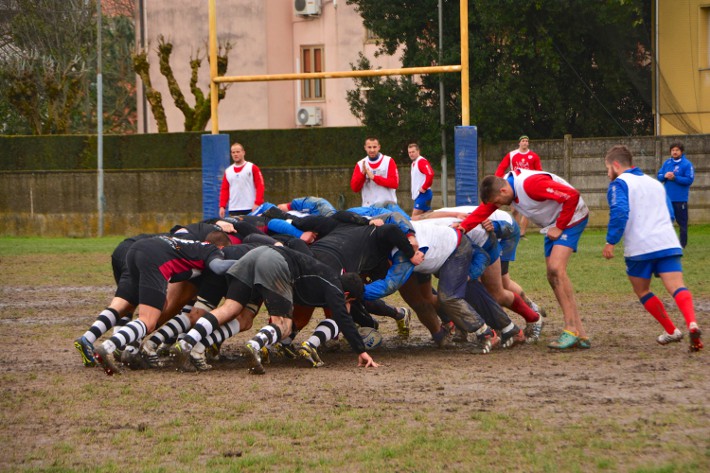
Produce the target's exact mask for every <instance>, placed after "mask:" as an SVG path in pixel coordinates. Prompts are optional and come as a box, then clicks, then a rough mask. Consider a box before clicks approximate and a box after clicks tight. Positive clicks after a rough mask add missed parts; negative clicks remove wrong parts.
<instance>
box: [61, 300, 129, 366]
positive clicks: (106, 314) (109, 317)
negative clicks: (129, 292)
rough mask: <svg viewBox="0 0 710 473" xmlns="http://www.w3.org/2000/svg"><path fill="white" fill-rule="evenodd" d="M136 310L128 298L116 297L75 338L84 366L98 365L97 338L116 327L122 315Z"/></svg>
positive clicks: (75, 345)
mask: <svg viewBox="0 0 710 473" xmlns="http://www.w3.org/2000/svg"><path fill="white" fill-rule="evenodd" d="M134 310H135V306H134V305H133V304H131V303H130V302H128V301H127V300H125V299H123V298H120V297H114V298H113V299H112V300H111V303H110V304H109V306H108V307H106V308H105V309H104V310H102V311H101V312H100V313H99V315H98V316H97V317H96V320H95V321H94V323H93V324H92V325H91V327H89V329H88V330H87V331H86V332H84V334H83V335H82V336H81V337H79V338H77V339H76V340H74V347H75V348H76V349H77V351H78V352H79V354H81V360H82V363H84V366H87V367H91V366H96V360H95V359H94V343H96V340H98V339H99V338H100V337H101V336H102V335H103V334H105V333H106V332H108V331H109V330H110V329H111V328H112V327H115V326H116V325H117V323H118V321H119V320H120V319H121V318H122V317H124V316H126V315H130V314H132V313H133V311H134Z"/></svg>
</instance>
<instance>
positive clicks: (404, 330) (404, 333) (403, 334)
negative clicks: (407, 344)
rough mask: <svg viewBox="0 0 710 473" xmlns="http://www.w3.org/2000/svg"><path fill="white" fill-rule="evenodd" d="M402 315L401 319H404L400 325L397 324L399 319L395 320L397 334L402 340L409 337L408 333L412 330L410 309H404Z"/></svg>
mask: <svg viewBox="0 0 710 473" xmlns="http://www.w3.org/2000/svg"><path fill="white" fill-rule="evenodd" d="M404 310H405V313H404V317H403V318H402V319H401V320H404V325H403V326H401V327H400V325H399V322H400V321H399V320H398V321H397V335H398V336H399V338H401V339H403V340H407V339H408V338H409V335H410V334H411V332H412V327H411V324H412V311H411V310H410V309H406V308H405V309H404Z"/></svg>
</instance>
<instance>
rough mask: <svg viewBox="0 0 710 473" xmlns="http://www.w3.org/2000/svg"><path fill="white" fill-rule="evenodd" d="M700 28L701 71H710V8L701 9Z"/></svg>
mask: <svg viewBox="0 0 710 473" xmlns="http://www.w3.org/2000/svg"><path fill="white" fill-rule="evenodd" d="M699 20H700V22H699V25H698V26H699V28H698V43H699V44H698V52H699V53H700V57H699V58H698V59H699V64H698V66H699V67H700V69H701V70H708V69H710V7H700V18H699Z"/></svg>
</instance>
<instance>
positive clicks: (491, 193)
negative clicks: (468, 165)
mask: <svg viewBox="0 0 710 473" xmlns="http://www.w3.org/2000/svg"><path fill="white" fill-rule="evenodd" d="M503 187H505V179H503V178H502V177H497V176H486V177H484V178H483V180H482V181H481V190H480V191H479V195H480V196H481V202H483V203H484V204H487V203H488V202H490V201H491V199H493V197H495V196H496V195H498V194H499V193H500V190H501V189H502V188H503Z"/></svg>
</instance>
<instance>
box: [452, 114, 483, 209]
mask: <svg viewBox="0 0 710 473" xmlns="http://www.w3.org/2000/svg"><path fill="white" fill-rule="evenodd" d="M454 153H455V156H456V160H455V165H456V175H455V182H456V205H457V206H458V205H478V129H477V127H475V126H457V127H455V129H454Z"/></svg>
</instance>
